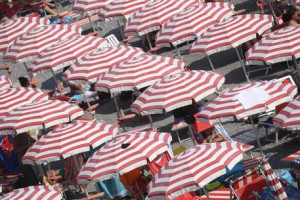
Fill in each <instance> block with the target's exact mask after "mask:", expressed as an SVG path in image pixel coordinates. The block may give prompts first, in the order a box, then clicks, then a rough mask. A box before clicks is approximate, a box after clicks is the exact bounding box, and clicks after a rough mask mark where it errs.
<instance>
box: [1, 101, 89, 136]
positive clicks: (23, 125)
mask: <svg viewBox="0 0 300 200" xmlns="http://www.w3.org/2000/svg"><path fill="white" fill-rule="evenodd" d="M82 115H83V110H82V109H81V108H79V107H78V106H77V105H73V104H70V103H68V102H64V101H60V100H46V101H38V102H34V103H30V104H25V105H23V106H20V107H17V108H15V109H13V110H11V111H9V112H8V114H7V115H6V116H5V117H3V118H2V119H1V120H0V124H1V127H0V134H8V133H23V132H26V131H29V130H37V129H43V128H49V127H51V126H55V125H57V124H62V123H66V122H70V121H72V120H73V119H75V118H77V117H80V116H82Z"/></svg>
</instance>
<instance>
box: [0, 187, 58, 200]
mask: <svg viewBox="0 0 300 200" xmlns="http://www.w3.org/2000/svg"><path fill="white" fill-rule="evenodd" d="M62 198H63V197H62V195H61V191H60V190H59V188H58V187H54V186H43V185H36V186H30V187H25V188H20V189H16V190H13V191H12V192H9V193H7V194H4V195H3V196H1V199H2V200H31V199H34V200H61V199H62Z"/></svg>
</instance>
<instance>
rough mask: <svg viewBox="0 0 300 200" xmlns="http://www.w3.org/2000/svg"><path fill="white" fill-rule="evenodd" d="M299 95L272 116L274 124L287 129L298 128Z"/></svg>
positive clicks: (299, 127) (299, 114)
mask: <svg viewBox="0 0 300 200" xmlns="http://www.w3.org/2000/svg"><path fill="white" fill-rule="evenodd" d="M299 120H300V96H298V97H296V98H295V99H294V100H293V101H292V102H290V103H289V104H288V105H287V106H286V107H285V108H283V109H282V110H281V111H280V112H279V113H278V114H277V115H276V116H275V117H274V118H273V123H274V125H275V126H277V127H280V128H282V129H287V130H299V129H300V123H299Z"/></svg>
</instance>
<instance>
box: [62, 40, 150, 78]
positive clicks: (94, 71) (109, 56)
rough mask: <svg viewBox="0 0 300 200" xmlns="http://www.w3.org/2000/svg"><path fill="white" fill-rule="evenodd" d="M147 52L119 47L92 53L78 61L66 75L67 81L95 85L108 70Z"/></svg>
mask: <svg viewBox="0 0 300 200" xmlns="http://www.w3.org/2000/svg"><path fill="white" fill-rule="evenodd" d="M144 54H145V52H144V51H143V50H142V49H140V48H136V47H131V46H123V45H122V46H117V47H108V48H105V49H102V50H96V51H92V52H90V53H88V54H86V55H84V56H83V57H81V58H80V59H78V60H77V61H76V62H75V63H74V64H73V65H71V67H69V69H68V70H67V71H65V73H63V76H64V78H66V79H67V81H71V82H72V81H77V82H80V81H81V82H90V83H95V82H96V81H97V79H98V78H99V76H100V75H102V74H103V73H105V72H106V71H107V70H108V69H110V68H111V67H113V66H115V65H116V64H119V63H121V62H123V61H125V60H128V59H131V58H133V57H135V56H141V55H144Z"/></svg>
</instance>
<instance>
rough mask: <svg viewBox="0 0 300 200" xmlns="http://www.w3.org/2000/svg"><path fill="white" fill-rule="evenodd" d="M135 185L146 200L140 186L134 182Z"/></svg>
mask: <svg viewBox="0 0 300 200" xmlns="http://www.w3.org/2000/svg"><path fill="white" fill-rule="evenodd" d="M134 184H135V186H136V187H137V189H138V191H139V192H140V193H141V197H142V199H143V200H145V198H144V195H143V193H142V191H141V189H140V187H139V184H138V183H137V182H136V181H135V182H134Z"/></svg>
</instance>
